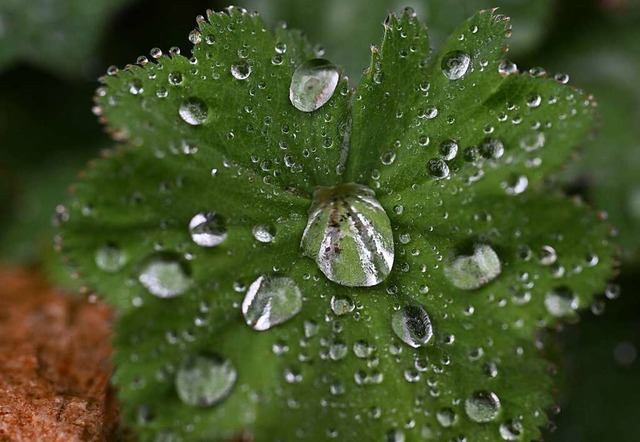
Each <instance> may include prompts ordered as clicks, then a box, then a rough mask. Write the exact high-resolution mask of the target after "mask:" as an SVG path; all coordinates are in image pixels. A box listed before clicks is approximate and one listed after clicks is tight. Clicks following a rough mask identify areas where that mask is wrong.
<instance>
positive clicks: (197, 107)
mask: <svg viewBox="0 0 640 442" xmlns="http://www.w3.org/2000/svg"><path fill="white" fill-rule="evenodd" d="M178 114H179V115H180V118H182V119H183V120H184V122H185V123H187V124H190V125H192V126H198V125H200V124H203V123H204V122H205V121H207V117H208V116H209V108H208V106H207V105H206V103H205V102H204V101H202V100H201V99H200V98H198V97H189V98H187V99H185V100H184V101H182V103H181V104H180V108H179V109H178Z"/></svg>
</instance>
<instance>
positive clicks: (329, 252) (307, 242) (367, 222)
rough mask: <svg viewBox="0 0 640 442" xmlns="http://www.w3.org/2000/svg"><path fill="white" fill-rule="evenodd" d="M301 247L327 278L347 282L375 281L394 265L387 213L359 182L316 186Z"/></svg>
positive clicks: (366, 283) (360, 284) (366, 284)
mask: <svg viewBox="0 0 640 442" xmlns="http://www.w3.org/2000/svg"><path fill="white" fill-rule="evenodd" d="M300 246H301V247H302V251H303V254H304V255H305V256H308V257H310V258H313V259H314V260H315V261H316V264H317V265H318V267H319V268H320V270H321V271H322V273H324V274H325V276H326V277H327V278H329V280H331V281H333V282H336V283H338V284H341V285H345V286H349V287H369V286H373V285H376V284H379V283H380V282H382V281H383V280H384V279H385V278H386V277H387V276H388V275H389V273H390V272H391V268H392V266H393V260H394V243H393V232H392V230H391V222H390V221H389V217H388V216H387V213H386V212H385V210H384V209H383V208H382V206H381V205H380V203H379V202H378V201H377V200H376V198H375V193H374V192H373V190H371V189H369V188H368V187H365V186H362V185H359V184H344V185H341V186H336V187H318V188H317V189H316V190H315V192H314V197H313V203H312V204H311V208H310V209H309V220H308V221H307V227H306V229H305V231H304V233H303V235H302V241H301V244H300Z"/></svg>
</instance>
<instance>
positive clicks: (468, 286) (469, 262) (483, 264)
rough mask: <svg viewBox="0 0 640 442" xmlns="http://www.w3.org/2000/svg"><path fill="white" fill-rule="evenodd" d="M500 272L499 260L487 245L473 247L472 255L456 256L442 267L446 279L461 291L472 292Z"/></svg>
mask: <svg viewBox="0 0 640 442" xmlns="http://www.w3.org/2000/svg"><path fill="white" fill-rule="evenodd" d="M501 271H502V266H501V264H500V258H498V255H497V254H496V252H495V251H494V250H493V248H491V246H489V245H487V244H478V245H476V246H475V247H474V250H473V255H470V256H457V257H456V258H455V259H454V260H453V261H451V262H449V263H447V264H446V265H445V267H444V274H445V276H446V277H447V279H448V280H449V281H450V282H451V283H452V284H453V285H454V286H456V287H458V288H459V289H463V290H474V289H477V288H480V287H482V286H483V285H485V284H488V283H489V282H491V281H492V280H494V279H495V278H496V277H497V276H498V275H499V274H500V272H501Z"/></svg>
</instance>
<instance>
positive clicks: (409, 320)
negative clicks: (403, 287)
mask: <svg viewBox="0 0 640 442" xmlns="http://www.w3.org/2000/svg"><path fill="white" fill-rule="evenodd" d="M391 328H393V331H394V332H395V334H396V335H397V336H398V337H399V338H400V339H401V340H402V341H403V342H404V343H405V344H408V345H410V346H411V347H413V348H418V347H421V346H423V345H425V344H426V343H427V342H429V340H430V339H431V338H432V337H433V328H432V327H431V320H430V319H429V314H428V313H427V311H426V310H425V309H424V307H422V306H421V305H407V306H404V307H402V308H401V309H400V310H397V311H395V312H393V314H392V315H391Z"/></svg>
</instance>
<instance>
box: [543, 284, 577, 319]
mask: <svg viewBox="0 0 640 442" xmlns="http://www.w3.org/2000/svg"><path fill="white" fill-rule="evenodd" d="M579 305H580V300H579V299H578V297H577V296H576V294H575V293H573V292H572V291H571V289H569V288H568V287H558V288H556V289H553V290H550V291H548V292H547V294H546V295H545V298H544V306H545V307H546V308H547V311H548V312H549V313H550V314H551V315H553V316H555V317H558V318H561V317H565V316H572V315H573V314H574V313H575V311H576V310H577V309H578V307H579Z"/></svg>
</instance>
